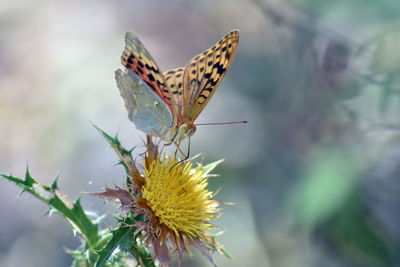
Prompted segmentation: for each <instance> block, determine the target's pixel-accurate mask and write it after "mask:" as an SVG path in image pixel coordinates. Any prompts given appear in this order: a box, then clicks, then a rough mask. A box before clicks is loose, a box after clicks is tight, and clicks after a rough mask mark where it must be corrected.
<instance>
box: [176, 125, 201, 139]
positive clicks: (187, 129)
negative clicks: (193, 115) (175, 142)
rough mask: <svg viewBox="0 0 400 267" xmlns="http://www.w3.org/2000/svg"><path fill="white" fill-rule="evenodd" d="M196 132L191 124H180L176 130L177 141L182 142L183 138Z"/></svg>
mask: <svg viewBox="0 0 400 267" xmlns="http://www.w3.org/2000/svg"><path fill="white" fill-rule="evenodd" d="M195 131H196V126H195V125H194V124H193V123H182V125H181V126H180V127H179V130H178V135H177V136H178V139H179V140H182V139H184V138H185V137H189V136H192V135H193V134H194V132H195Z"/></svg>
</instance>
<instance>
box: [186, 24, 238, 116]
mask: <svg viewBox="0 0 400 267" xmlns="http://www.w3.org/2000/svg"><path fill="white" fill-rule="evenodd" d="M238 43H239V31H238V30H233V31H231V32H229V33H227V34H226V35H225V36H224V37H222V39H221V40H220V41H219V42H218V43H217V44H216V45H214V46H213V47H211V48H210V49H208V50H206V51H205V52H203V53H202V54H200V55H198V56H196V57H194V58H193V59H192V60H191V61H190V62H189V63H188V64H187V65H186V68H185V71H184V74H183V93H182V100H181V101H182V106H181V109H180V113H181V115H183V116H184V117H185V118H187V119H188V120H189V121H192V122H193V121H194V120H195V119H196V118H197V117H198V116H199V114H200V112H201V111H202V110H203V109H204V107H205V106H206V105H207V103H208V101H210V99H211V97H212V95H213V94H214V92H215V91H216V89H217V87H218V85H219V84H220V82H221V80H222V78H223V77H224V76H225V74H226V72H227V70H228V68H229V66H230V65H231V63H232V60H233V57H234V56H235V52H236V48H237V46H238Z"/></svg>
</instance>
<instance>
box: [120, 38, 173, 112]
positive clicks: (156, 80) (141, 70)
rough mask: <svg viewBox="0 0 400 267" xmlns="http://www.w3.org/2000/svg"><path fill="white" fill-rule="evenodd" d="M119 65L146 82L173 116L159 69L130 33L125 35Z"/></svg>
mask: <svg viewBox="0 0 400 267" xmlns="http://www.w3.org/2000/svg"><path fill="white" fill-rule="evenodd" d="M121 63H122V65H124V66H125V67H126V68H127V69H129V70H130V71H132V72H134V73H136V74H137V75H138V76H139V77H140V78H141V79H142V80H143V81H144V82H146V83H147V85H149V87H150V88H151V89H152V90H153V91H154V93H156V94H157V95H158V96H159V97H160V98H161V99H162V100H163V101H164V103H165V104H167V106H168V108H169V109H170V110H171V112H172V114H174V111H173V108H172V103H171V96H170V93H169V90H168V86H167V83H166V81H165V78H164V76H163V74H162V73H161V71H160V68H159V67H158V66H157V64H156V62H155V61H154V59H153V58H152V57H151V55H150V53H149V52H148V51H147V49H146V48H145V47H144V45H143V44H142V42H141V41H140V40H139V38H138V37H137V36H136V35H135V34H134V33H133V32H131V31H128V32H127V33H126V35H125V49H124V51H123V52H122V55H121Z"/></svg>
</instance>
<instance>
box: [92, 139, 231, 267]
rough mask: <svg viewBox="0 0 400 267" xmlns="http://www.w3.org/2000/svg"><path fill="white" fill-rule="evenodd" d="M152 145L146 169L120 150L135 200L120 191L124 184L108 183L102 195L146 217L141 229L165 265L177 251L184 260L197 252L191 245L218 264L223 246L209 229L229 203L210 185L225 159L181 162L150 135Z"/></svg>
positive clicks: (138, 231)
mask: <svg viewBox="0 0 400 267" xmlns="http://www.w3.org/2000/svg"><path fill="white" fill-rule="evenodd" d="M146 146H147V149H146V152H145V154H144V161H143V170H142V171H139V168H138V167H137V164H136V162H135V161H133V160H132V159H131V158H130V157H129V156H127V155H126V154H124V153H120V151H118V150H117V149H116V150H117V153H118V155H119V156H120V158H121V160H122V162H123V163H124V165H125V166H126V167H127V171H128V177H129V180H130V181H128V190H127V191H126V192H128V191H129V193H130V196H131V197H130V203H129V204H126V203H127V198H126V194H120V193H117V190H121V189H120V188H117V189H110V188H107V191H108V194H105V195H103V196H102V197H107V196H109V197H108V198H117V199H119V200H120V202H121V203H122V204H123V206H125V207H129V208H131V210H132V213H133V217H134V218H141V219H140V220H139V221H136V222H135V223H134V224H133V226H134V227H136V234H137V235H138V236H139V237H141V238H142V240H144V242H145V243H146V244H151V245H152V246H153V248H154V254H155V258H157V259H158V260H159V261H160V263H161V264H164V265H168V263H169V261H170V260H171V257H172V254H173V253H174V252H177V253H178V256H179V260H181V258H182V256H183V254H184V253H186V252H187V253H189V254H191V253H190V250H189V247H190V246H194V247H196V248H197V249H199V250H200V251H201V252H202V253H203V255H205V256H206V257H207V258H208V259H209V260H210V261H211V262H212V263H213V264H214V262H213V260H212V257H211V255H210V251H211V250H215V249H217V250H220V251H223V250H222V247H221V246H220V245H219V244H218V243H217V242H215V240H214V238H213V237H212V236H211V234H210V233H209V232H208V230H210V229H211V228H213V227H214V226H213V225H212V224H211V223H210V222H209V221H210V220H211V219H214V218H216V217H218V216H219V215H220V212H219V206H220V205H222V204H225V203H222V202H219V201H216V200H214V199H213V197H214V194H213V193H212V192H210V191H208V190H207V184H208V177H209V176H210V175H209V173H210V171H211V170H213V169H214V168H215V167H216V166H217V165H218V164H219V163H220V161H217V162H214V163H211V164H209V165H206V166H202V165H198V166H197V167H194V166H193V164H192V163H191V162H190V161H186V162H178V159H177V158H175V157H170V156H167V155H166V154H160V153H159V150H158V146H157V145H155V144H154V143H153V142H152V140H151V138H150V137H148V138H147V144H146ZM105 193H107V192H105ZM100 194H101V193H100ZM97 195H98V196H101V195H99V194H97ZM118 195H121V199H120V198H119V197H118ZM115 196H117V197H115ZM124 203H125V204H124Z"/></svg>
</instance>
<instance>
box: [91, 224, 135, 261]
mask: <svg viewBox="0 0 400 267" xmlns="http://www.w3.org/2000/svg"><path fill="white" fill-rule="evenodd" d="M135 230H136V228H134V227H130V226H120V227H119V228H118V229H115V230H113V231H112V237H111V239H110V240H109V241H108V242H107V245H105V247H104V248H103V249H102V250H100V251H99V252H98V254H99V257H98V259H97V262H96V264H95V267H101V266H104V264H105V263H106V262H107V260H108V258H109V257H110V256H111V255H112V253H113V252H114V250H115V249H116V248H117V247H118V246H119V245H120V244H121V243H122V242H124V241H125V242H126V239H129V242H130V243H131V242H134V240H132V239H133V238H134V236H133V233H134V232H135Z"/></svg>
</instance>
